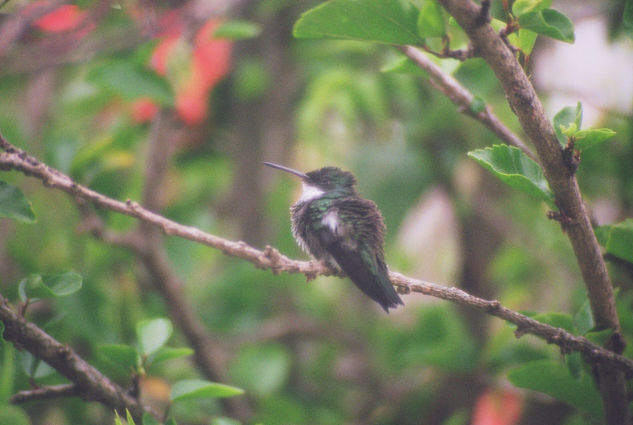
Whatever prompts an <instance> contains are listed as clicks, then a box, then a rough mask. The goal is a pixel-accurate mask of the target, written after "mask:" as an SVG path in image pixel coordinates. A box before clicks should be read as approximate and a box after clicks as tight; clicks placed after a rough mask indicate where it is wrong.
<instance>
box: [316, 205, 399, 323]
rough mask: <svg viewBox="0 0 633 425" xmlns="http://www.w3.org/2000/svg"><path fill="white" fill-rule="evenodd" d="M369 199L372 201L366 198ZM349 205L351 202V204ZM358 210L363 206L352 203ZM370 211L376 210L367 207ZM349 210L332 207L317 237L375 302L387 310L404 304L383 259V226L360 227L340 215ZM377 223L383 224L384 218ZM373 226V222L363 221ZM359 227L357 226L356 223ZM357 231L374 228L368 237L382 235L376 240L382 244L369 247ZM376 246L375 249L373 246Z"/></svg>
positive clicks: (325, 216) (355, 282) (323, 219)
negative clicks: (354, 225) (356, 233)
mask: <svg viewBox="0 0 633 425" xmlns="http://www.w3.org/2000/svg"><path fill="white" fill-rule="evenodd" d="M367 202H369V201H367ZM348 207H349V205H348ZM353 207H354V208H355V209H356V210H357V211H355V212H356V213H358V212H362V211H358V210H362V209H363V205H362V204H359V205H355V206H353ZM365 207H366V208H367V209H369V210H371V211H368V213H372V211H373V209H371V208H369V207H368V206H365ZM345 213H346V211H345V210H344V209H343V208H340V207H336V206H333V207H332V208H330V209H329V210H328V211H327V212H326V213H325V214H324V215H323V218H322V220H321V224H322V225H321V226H320V227H319V229H318V231H317V237H318V238H319V241H320V242H321V244H322V245H323V246H324V247H325V248H326V250H327V251H328V253H329V254H330V255H331V256H332V258H333V259H334V260H335V261H336V263H337V264H338V265H339V267H340V268H341V269H342V270H343V271H344V272H345V273H346V274H347V275H348V276H349V278H350V279H351V280H352V282H354V284H355V285H356V286H357V287H358V288H359V289H360V290H361V291H363V292H364V293H365V294H366V295H367V296H368V297H370V298H371V299H372V300H374V301H376V302H377V303H378V304H380V306H381V307H382V308H383V309H384V310H385V311H387V312H388V311H389V308H393V307H396V306H397V305H398V304H403V303H402V300H401V299H400V297H399V296H398V294H397V293H396V291H395V289H394V287H393V285H392V284H391V281H390V280H389V275H388V271H387V266H386V265H385V262H384V260H383V258H382V232H383V229H384V227H381V228H376V229H358V228H354V227H353V224H349V221H346V220H344V219H343V218H342V217H341V215H344V214H345ZM376 223H378V224H377V225H379V226H383V225H382V220H381V221H380V222H376ZM360 225H364V226H371V223H364V224H360ZM357 226H358V225H357ZM358 230H361V231H370V232H371V231H373V232H374V234H372V235H369V236H368V235H365V237H370V238H371V237H379V238H380V240H379V241H376V242H378V243H379V244H380V245H379V246H377V247H376V246H373V247H372V246H367V245H365V243H364V242H363V241H358V240H356V238H354V237H353V235H354V233H355V232H356V231H358ZM370 248H373V249H370Z"/></svg>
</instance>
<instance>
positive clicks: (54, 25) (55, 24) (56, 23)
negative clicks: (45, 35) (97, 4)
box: [35, 4, 85, 32]
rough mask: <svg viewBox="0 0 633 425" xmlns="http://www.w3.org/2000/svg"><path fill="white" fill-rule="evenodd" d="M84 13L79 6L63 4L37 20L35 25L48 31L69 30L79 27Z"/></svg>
mask: <svg viewBox="0 0 633 425" xmlns="http://www.w3.org/2000/svg"><path fill="white" fill-rule="evenodd" d="M84 15H85V12H82V11H81V10H80V9H79V6H77V5H74V4H63V5H61V6H59V7H58V8H57V9H55V10H53V11H52V12H49V13H47V14H46V15H44V16H42V17H41V18H39V19H38V20H37V21H35V26H36V27H37V28H39V29H41V30H42V31H47V32H62V31H68V30H71V29H73V28H75V27H77V25H78V24H79V22H81V20H82V19H83V17H84Z"/></svg>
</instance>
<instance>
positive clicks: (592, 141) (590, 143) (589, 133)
mask: <svg viewBox="0 0 633 425" xmlns="http://www.w3.org/2000/svg"><path fill="white" fill-rule="evenodd" d="M613 136H615V131H613V130H611V129H610V128H594V129H590V130H580V131H577V132H576V134H575V136H574V137H575V138H576V143H575V144H574V146H575V148H576V149H578V150H580V151H584V150H587V149H589V148H592V147H594V146H597V145H599V144H600V143H602V142H604V141H605V140H607V139H610V138H611V137H613Z"/></svg>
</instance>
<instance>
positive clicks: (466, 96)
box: [400, 46, 536, 159]
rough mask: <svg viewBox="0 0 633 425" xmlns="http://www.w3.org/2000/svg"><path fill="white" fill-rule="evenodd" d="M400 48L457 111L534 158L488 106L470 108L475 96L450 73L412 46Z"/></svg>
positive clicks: (528, 149)
mask: <svg viewBox="0 0 633 425" xmlns="http://www.w3.org/2000/svg"><path fill="white" fill-rule="evenodd" d="M400 50H401V51H402V52H403V53H404V54H405V55H407V57H408V58H409V59H411V60H412V61H413V62H415V64H416V65H418V66H419V67H420V68H422V69H423V70H425V71H426V72H427V73H428V74H429V76H430V79H429V80H430V82H431V84H432V85H433V87H435V88H436V89H437V90H439V91H440V92H442V93H443V94H444V95H446V97H448V98H449V99H450V100H451V101H452V102H453V103H454V104H455V105H457V109H458V111H459V112H461V113H463V114H464V115H468V116H469V117H471V118H474V119H476V120H477V121H480V122H481V123H482V124H483V125H484V126H485V127H487V128H488V129H489V130H490V131H492V132H493V133H494V134H495V135H496V136H497V137H499V138H500V139H501V140H503V141H504V142H506V143H507V144H509V145H514V146H516V147H517V148H519V149H521V150H522V151H523V152H525V154H526V155H528V156H529V157H530V158H532V159H536V155H534V153H533V152H532V151H531V150H530V148H528V147H527V146H526V145H525V143H523V141H522V140H521V139H520V138H519V136H517V135H516V134H514V133H513V132H512V131H511V130H510V129H509V128H508V127H506V126H505V125H504V124H503V123H502V122H501V121H499V119H498V118H497V116H496V115H495V114H493V113H492V111H491V110H490V106H488V105H486V108H485V109H484V110H483V111H481V112H475V111H473V109H472V104H473V100H474V99H475V96H473V94H472V93H471V92H470V91H468V89H467V88H466V87H464V86H462V85H461V84H460V83H459V81H457V80H456V79H455V78H453V77H452V76H451V75H448V74H446V73H445V72H444V71H442V69H441V68H440V67H439V66H437V65H436V64H435V63H434V62H433V61H432V60H431V59H429V58H428V57H427V56H426V55H425V54H424V53H422V52H421V51H420V50H419V49H418V48H416V47H414V46H402V47H401V48H400Z"/></svg>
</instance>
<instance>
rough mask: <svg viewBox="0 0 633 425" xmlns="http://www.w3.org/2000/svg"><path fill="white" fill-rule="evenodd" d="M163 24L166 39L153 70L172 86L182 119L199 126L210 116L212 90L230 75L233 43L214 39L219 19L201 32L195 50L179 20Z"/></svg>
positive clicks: (156, 54)
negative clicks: (184, 33) (209, 102)
mask: <svg viewBox="0 0 633 425" xmlns="http://www.w3.org/2000/svg"><path fill="white" fill-rule="evenodd" d="M163 22H164V23H165V25H166V26H165V28H164V29H163V31H162V33H161V34H162V37H163V38H162V40H161V41H160V42H159V43H158V45H157V46H156V48H155V49H154V51H153V53H152V57H151V60H150V66H151V67H152V69H154V70H155V71H156V73H157V74H159V75H162V76H165V78H167V80H168V81H169V82H170V83H171V85H172V88H173V90H174V94H175V105H174V106H175V108H176V112H177V113H178V115H179V116H180V118H181V119H182V120H183V121H184V122H185V123H187V124H198V123H200V122H202V121H204V120H205V118H206V117H207V115H208V112H209V111H208V98H209V94H210V92H211V90H212V89H213V87H215V86H216V85H217V83H218V82H219V81H220V80H221V79H222V78H223V77H224V76H225V75H226V74H227V73H228V72H229V69H230V66H231V48H232V43H231V42H230V41H229V40H225V39H217V38H214V37H213V33H214V32H215V30H216V28H217V27H218V25H219V24H220V22H219V21H218V20H215V19H211V20H209V21H208V22H207V23H205V24H204V25H203V26H202V27H201V28H200V29H199V30H198V32H197V33H196V36H195V38H194V42H193V46H192V48H189V46H188V45H186V44H185V41H184V40H183V38H182V23H181V21H180V19H179V18H178V17H177V16H176V17H174V16H173V15H170V16H169V19H167V17H166V18H165V19H164V20H163Z"/></svg>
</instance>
